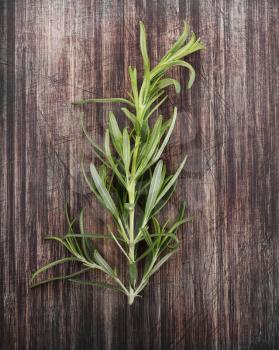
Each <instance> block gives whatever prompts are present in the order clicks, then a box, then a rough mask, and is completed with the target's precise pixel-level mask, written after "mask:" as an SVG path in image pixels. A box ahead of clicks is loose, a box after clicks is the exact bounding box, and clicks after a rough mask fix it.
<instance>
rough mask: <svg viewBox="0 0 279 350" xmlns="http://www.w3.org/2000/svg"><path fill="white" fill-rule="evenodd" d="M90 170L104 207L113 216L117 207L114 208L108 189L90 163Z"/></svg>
mask: <svg viewBox="0 0 279 350" xmlns="http://www.w3.org/2000/svg"><path fill="white" fill-rule="evenodd" d="M90 172H91V176H92V179H93V181H94V184H95V186H96V188H97V190H98V192H99V194H100V196H101V197H102V200H103V203H104V205H105V207H106V208H107V209H108V210H109V211H110V212H111V214H112V215H113V216H118V211H117V208H116V206H115V204H114V202H113V200H112V198H111V196H110V194H109V192H108V190H107V189H106V187H105V186H104V184H103V181H102V179H101V178H100V176H99V174H98V172H97V170H96V168H95V166H94V164H91V165H90Z"/></svg>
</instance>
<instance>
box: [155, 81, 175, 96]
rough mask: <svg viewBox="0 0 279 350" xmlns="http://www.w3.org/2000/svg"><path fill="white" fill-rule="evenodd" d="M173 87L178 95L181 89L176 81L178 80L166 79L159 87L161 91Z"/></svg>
mask: <svg viewBox="0 0 279 350" xmlns="http://www.w3.org/2000/svg"><path fill="white" fill-rule="evenodd" d="M170 85H173V86H174V88H175V92H176V93H177V94H179V93H180V90H181V87H180V83H179V82H178V81H177V80H176V79H171V78H166V79H162V80H161V81H160V82H159V84H158V85H157V87H158V89H159V90H162V89H165V88H166V87H168V86H170Z"/></svg>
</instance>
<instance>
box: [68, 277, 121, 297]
mask: <svg viewBox="0 0 279 350" xmlns="http://www.w3.org/2000/svg"><path fill="white" fill-rule="evenodd" d="M69 281H70V282H74V283H78V284H82V285H85V286H96V287H101V288H109V289H112V290H115V291H117V292H121V293H124V294H125V292H124V291H123V290H122V289H121V288H119V287H116V286H114V285H112V284H109V283H103V282H95V281H87V280H76V279H70V280H69Z"/></svg>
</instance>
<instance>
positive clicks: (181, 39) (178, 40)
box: [161, 22, 190, 61]
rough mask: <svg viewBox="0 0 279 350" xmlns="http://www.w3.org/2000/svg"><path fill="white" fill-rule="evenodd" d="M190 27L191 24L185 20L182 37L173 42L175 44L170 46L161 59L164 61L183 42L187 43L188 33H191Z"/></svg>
mask: <svg viewBox="0 0 279 350" xmlns="http://www.w3.org/2000/svg"><path fill="white" fill-rule="evenodd" d="M189 31H190V27H189V25H188V24H187V23H186V22H184V29H183V32H182V34H181V35H180V37H179V38H178V39H177V41H176V42H175V43H174V44H173V46H172V47H171V48H170V50H169V51H168V52H167V53H166V55H165V56H164V57H163V59H162V60H161V61H164V60H165V59H167V58H169V57H170V56H172V55H173V54H174V53H175V52H177V50H179V49H180V48H181V47H182V46H183V44H184V43H185V41H186V39H187V37H188V35H189Z"/></svg>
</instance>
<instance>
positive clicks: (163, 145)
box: [153, 107, 177, 163]
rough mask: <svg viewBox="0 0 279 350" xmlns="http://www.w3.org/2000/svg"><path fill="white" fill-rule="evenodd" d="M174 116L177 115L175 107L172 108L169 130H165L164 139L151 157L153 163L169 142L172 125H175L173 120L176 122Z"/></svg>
mask: <svg viewBox="0 0 279 350" xmlns="http://www.w3.org/2000/svg"><path fill="white" fill-rule="evenodd" d="M176 116H177V108H176V107H175V108H174V111H173V116H172V120H171V124H170V127H169V130H168V132H167V135H166V136H165V138H164V141H163V142H162V144H161V146H160V148H159V149H158V151H157V153H156V155H155V157H154V159H153V163H155V162H157V160H158V159H159V158H160V157H161V155H162V153H163V151H164V149H165V147H166V145H167V144H168V142H169V139H170V136H171V134H172V131H173V128H174V125H175V122H176Z"/></svg>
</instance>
